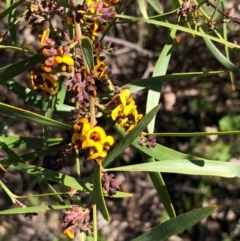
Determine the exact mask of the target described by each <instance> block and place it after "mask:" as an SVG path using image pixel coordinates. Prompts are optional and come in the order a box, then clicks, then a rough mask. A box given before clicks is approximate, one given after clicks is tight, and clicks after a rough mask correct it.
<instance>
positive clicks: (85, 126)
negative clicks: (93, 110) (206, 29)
mask: <svg viewBox="0 0 240 241" xmlns="http://www.w3.org/2000/svg"><path fill="white" fill-rule="evenodd" d="M90 129H91V124H90V123H89V122H87V123H84V124H83V126H82V131H81V134H82V135H85V134H86V133H87V131H89V130H90Z"/></svg>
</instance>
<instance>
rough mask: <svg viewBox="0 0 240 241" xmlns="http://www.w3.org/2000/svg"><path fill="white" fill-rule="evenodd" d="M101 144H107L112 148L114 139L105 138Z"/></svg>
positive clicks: (110, 137) (111, 137)
mask: <svg viewBox="0 0 240 241" xmlns="http://www.w3.org/2000/svg"><path fill="white" fill-rule="evenodd" d="M101 143H102V144H105V143H107V144H108V145H109V146H112V145H113V144H114V138H113V136H106V138H105V139H104V140H103V141H102V142H101Z"/></svg>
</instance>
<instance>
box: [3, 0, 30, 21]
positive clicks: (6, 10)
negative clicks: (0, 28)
mask: <svg viewBox="0 0 240 241" xmlns="http://www.w3.org/2000/svg"><path fill="white" fill-rule="evenodd" d="M25 1H26V0H19V1H17V2H15V3H13V4H12V5H11V6H10V7H8V8H6V9H5V10H4V11H2V12H1V13H0V19H1V20H2V19H3V18H4V17H5V16H7V15H8V14H9V13H11V12H12V11H13V10H14V9H15V8H17V7H18V6H20V5H21V4H22V3H23V2H25Z"/></svg>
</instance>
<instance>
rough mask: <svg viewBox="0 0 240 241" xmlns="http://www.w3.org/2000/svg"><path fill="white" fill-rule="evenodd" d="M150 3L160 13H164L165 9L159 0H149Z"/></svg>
mask: <svg viewBox="0 0 240 241" xmlns="http://www.w3.org/2000/svg"><path fill="white" fill-rule="evenodd" d="M147 1H148V3H149V4H150V5H151V6H152V8H153V9H154V10H155V11H156V12H157V13H159V14H163V9H162V6H161V4H160V3H159V0H147Z"/></svg>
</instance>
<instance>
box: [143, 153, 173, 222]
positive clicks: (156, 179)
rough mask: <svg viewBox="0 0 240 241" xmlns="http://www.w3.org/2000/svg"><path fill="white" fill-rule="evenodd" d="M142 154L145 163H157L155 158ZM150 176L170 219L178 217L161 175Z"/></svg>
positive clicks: (152, 174) (150, 174) (150, 173)
mask: <svg viewBox="0 0 240 241" xmlns="http://www.w3.org/2000/svg"><path fill="white" fill-rule="evenodd" d="M140 154H141V157H142V159H143V162H146V163H149V162H150V163H151V162H155V159H154V158H152V157H150V156H148V155H146V154H145V153H142V152H140ZM149 176H150V177H151V180H152V183H153V185H154V187H155V188H156V190H157V193H158V196H159V198H160V199H161V201H162V203H163V206H164V207H165V209H166V211H167V214H168V216H169V217H170V218H174V217H176V213H175V210H174V207H173V204H172V201H171V198H170V196H169V194H168V190H167V188H166V185H165V182H164V180H163V178H162V175H161V173H157V172H155V173H153V172H149Z"/></svg>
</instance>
